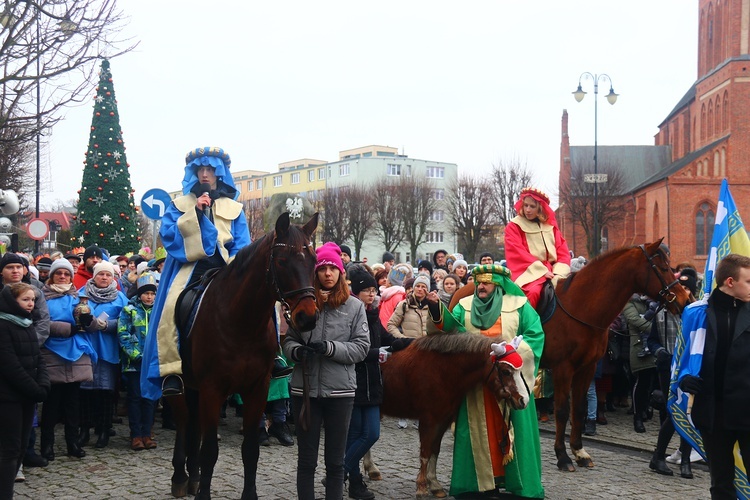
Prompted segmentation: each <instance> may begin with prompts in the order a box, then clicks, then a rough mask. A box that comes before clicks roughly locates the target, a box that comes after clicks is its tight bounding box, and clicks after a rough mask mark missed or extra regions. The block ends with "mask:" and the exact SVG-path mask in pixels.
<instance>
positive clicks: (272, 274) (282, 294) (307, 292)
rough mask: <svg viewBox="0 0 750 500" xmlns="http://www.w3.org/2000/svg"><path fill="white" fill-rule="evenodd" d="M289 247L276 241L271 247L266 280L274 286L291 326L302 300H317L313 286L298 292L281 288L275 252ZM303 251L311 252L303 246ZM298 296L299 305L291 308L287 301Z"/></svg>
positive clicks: (285, 317)
mask: <svg viewBox="0 0 750 500" xmlns="http://www.w3.org/2000/svg"><path fill="white" fill-rule="evenodd" d="M289 246H290V245H287V244H286V243H277V242H276V241H275V239H274V243H273V246H272V247H271V255H270V256H269V257H268V267H267V269H266V279H267V280H268V281H269V284H271V285H272V286H273V288H274V291H275V292H276V295H277V296H278V297H279V302H280V303H281V310H282V312H283V314H284V319H285V320H286V322H287V324H289V325H290V326H291V321H292V312H293V311H294V309H295V308H296V307H297V306H298V305H299V303H300V302H301V300H302V299H304V298H306V297H310V298H312V299H313V300H315V288H313V287H312V286H306V287H302V288H297V289H296V290H289V291H283V290H281V288H280V287H279V279H278V275H277V273H276V266H275V265H274V250H275V249H276V248H286V247H289ZM302 249H303V250H306V251H308V252H309V251H310V248H309V246H308V245H303V246H302ZM297 295H299V296H300V297H299V299H298V300H297V303H296V304H295V305H294V307H290V306H289V303H288V302H287V301H286V299H287V298H290V297H295V296H297Z"/></svg>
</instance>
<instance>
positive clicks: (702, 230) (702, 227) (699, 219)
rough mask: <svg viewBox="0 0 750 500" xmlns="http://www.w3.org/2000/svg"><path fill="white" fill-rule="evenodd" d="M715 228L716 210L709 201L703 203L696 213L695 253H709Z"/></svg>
mask: <svg viewBox="0 0 750 500" xmlns="http://www.w3.org/2000/svg"><path fill="white" fill-rule="evenodd" d="M713 230H714V211H713V209H712V208H711V205H709V204H708V203H707V202H703V203H701V205H700V206H699V207H698V211H697V212H696V214H695V253H696V255H708V250H709V246H710V245H711V237H712V236H713Z"/></svg>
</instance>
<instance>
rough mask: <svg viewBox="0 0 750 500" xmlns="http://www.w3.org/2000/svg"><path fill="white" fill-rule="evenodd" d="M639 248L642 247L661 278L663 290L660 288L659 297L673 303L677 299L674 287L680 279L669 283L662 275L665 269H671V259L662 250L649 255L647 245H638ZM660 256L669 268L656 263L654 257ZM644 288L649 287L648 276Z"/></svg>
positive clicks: (655, 272) (652, 267)
mask: <svg viewBox="0 0 750 500" xmlns="http://www.w3.org/2000/svg"><path fill="white" fill-rule="evenodd" d="M638 248H640V249H641V252H643V255H644V256H645V257H646V260H647V261H648V264H649V266H650V267H651V270H652V271H654V274H656V277H657V278H658V279H659V282H660V283H661V286H662V288H661V290H659V297H661V298H662V299H664V302H666V303H667V304H671V303H672V302H674V301H675V300H677V295H676V294H675V293H674V292H673V291H672V287H674V286H675V285H677V284H678V283H679V282H680V281H679V280H678V279H675V280H674V281H673V282H671V283H667V280H665V279H664V276H662V273H663V272H664V271H667V270H669V260H667V258H666V257H665V255H664V254H663V253H662V252H661V251H657V252H656V253H655V254H654V255H649V254H648V252H646V247H645V245H643V244H641V245H638ZM655 257H660V258H661V260H662V261H664V263H665V264H666V266H667V268H666V269H663V268H659V267H658V266H657V265H656V264H655V263H654V258H655ZM644 288H648V278H646V286H645V287H644Z"/></svg>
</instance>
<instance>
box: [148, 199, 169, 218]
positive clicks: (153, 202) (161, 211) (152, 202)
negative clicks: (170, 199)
mask: <svg viewBox="0 0 750 500" xmlns="http://www.w3.org/2000/svg"><path fill="white" fill-rule="evenodd" d="M143 203H145V204H146V205H148V206H149V207H151V208H154V205H158V207H159V217H164V210H166V207H165V206H164V202H163V201H161V200H159V199H157V198H154V195H151V196H149V197H148V198H144V199H143Z"/></svg>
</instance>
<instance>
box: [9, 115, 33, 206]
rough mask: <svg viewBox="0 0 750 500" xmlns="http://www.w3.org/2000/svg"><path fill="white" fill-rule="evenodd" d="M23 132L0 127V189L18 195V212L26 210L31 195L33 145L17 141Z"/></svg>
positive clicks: (14, 128)
mask: <svg viewBox="0 0 750 500" xmlns="http://www.w3.org/2000/svg"><path fill="white" fill-rule="evenodd" d="M23 134H24V131H23V130H22V129H20V128H18V127H15V126H7V127H0V189H12V190H13V191H15V192H16V193H17V194H18V200H19V202H20V204H21V207H20V212H25V211H26V210H27V208H28V206H27V205H26V199H27V197H28V196H29V194H30V193H33V186H34V182H35V181H34V176H33V169H32V168H30V167H33V159H34V144H33V143H30V142H24V141H20V140H18V138H19V137H20V136H22V135H23Z"/></svg>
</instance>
